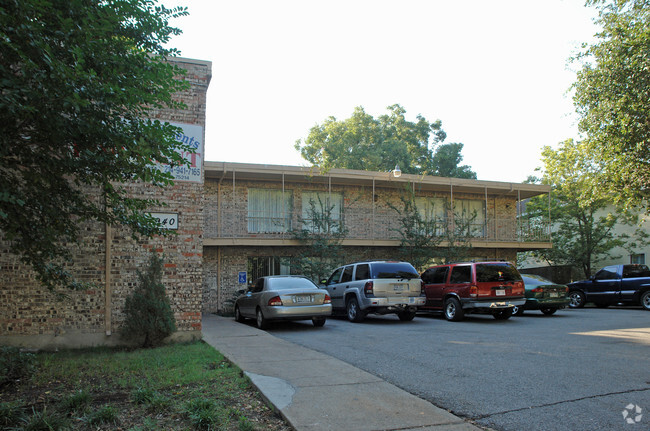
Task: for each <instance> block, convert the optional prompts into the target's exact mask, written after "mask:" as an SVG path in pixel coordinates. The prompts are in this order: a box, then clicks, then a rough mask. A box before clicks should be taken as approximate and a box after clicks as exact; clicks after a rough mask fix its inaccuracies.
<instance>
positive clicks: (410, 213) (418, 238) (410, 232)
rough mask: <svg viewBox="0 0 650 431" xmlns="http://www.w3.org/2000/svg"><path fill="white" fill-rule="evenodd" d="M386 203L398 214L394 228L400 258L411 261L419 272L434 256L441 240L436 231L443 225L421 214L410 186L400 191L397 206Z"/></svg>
mask: <svg viewBox="0 0 650 431" xmlns="http://www.w3.org/2000/svg"><path fill="white" fill-rule="evenodd" d="M388 206H389V207H391V208H392V209H393V210H395V212H397V214H398V219H397V220H398V223H399V228H397V229H394V231H395V232H397V234H398V235H399V236H400V247H399V250H398V254H399V258H400V260H403V261H406V262H409V263H411V265H413V266H414V267H415V268H416V269H417V270H418V271H423V270H424V269H425V268H426V266H427V264H429V263H431V261H432V260H433V258H434V257H435V256H437V255H438V246H439V245H440V242H441V241H442V237H440V236H439V235H438V232H439V230H440V229H444V226H442V224H441V221H440V220H439V219H438V218H437V217H427V214H422V211H421V209H420V208H418V205H417V200H416V198H415V191H414V190H413V188H412V187H411V186H410V185H407V186H406V187H405V190H404V193H402V194H400V203H399V205H393V204H392V203H390V202H388ZM431 212H432V213H433V211H431Z"/></svg>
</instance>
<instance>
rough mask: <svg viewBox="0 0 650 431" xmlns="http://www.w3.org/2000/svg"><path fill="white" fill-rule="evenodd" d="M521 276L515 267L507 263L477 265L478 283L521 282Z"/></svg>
mask: <svg viewBox="0 0 650 431" xmlns="http://www.w3.org/2000/svg"><path fill="white" fill-rule="evenodd" d="M519 280H521V276H520V275H519V272H518V271H517V270H516V269H515V267H514V266H511V265H509V264H507V263H497V264H491V263H487V264H478V265H476V281H477V282H478V283H483V282H511V281H519Z"/></svg>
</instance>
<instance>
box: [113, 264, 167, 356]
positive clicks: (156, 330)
mask: <svg viewBox="0 0 650 431" xmlns="http://www.w3.org/2000/svg"><path fill="white" fill-rule="evenodd" d="M162 268H163V260H162V259H161V258H160V257H158V256H157V255H156V253H154V252H152V253H151V256H150V257H149V264H148V265H147V268H146V271H145V272H140V271H138V279H139V283H138V285H137V286H136V288H135V290H134V291H133V293H132V294H131V295H130V296H129V297H127V298H126V302H125V305H124V315H125V319H124V324H123V325H122V328H121V329H120V333H121V335H122V337H124V338H125V339H126V340H131V341H136V342H139V343H141V345H142V347H152V346H156V345H158V344H160V343H161V342H162V340H163V339H165V338H166V337H168V336H169V335H171V334H172V333H174V331H175V330H176V320H175V319H174V313H173V312H172V309H171V306H170V305H169V298H168V297H167V293H166V292H165V285H164V284H163V282H162Z"/></svg>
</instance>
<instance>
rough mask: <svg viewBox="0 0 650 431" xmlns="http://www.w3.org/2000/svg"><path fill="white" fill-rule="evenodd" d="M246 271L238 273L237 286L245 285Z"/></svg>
mask: <svg viewBox="0 0 650 431" xmlns="http://www.w3.org/2000/svg"><path fill="white" fill-rule="evenodd" d="M246 275H247V274H246V271H240V272H239V284H246Z"/></svg>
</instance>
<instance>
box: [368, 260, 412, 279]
mask: <svg viewBox="0 0 650 431" xmlns="http://www.w3.org/2000/svg"><path fill="white" fill-rule="evenodd" d="M371 271H372V272H371V277H372V278H420V274H418V272H417V271H416V270H415V268H413V265H411V264H410V263H406V262H386V263H374V264H372V267H371Z"/></svg>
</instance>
